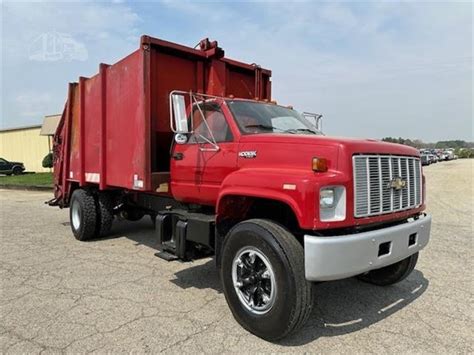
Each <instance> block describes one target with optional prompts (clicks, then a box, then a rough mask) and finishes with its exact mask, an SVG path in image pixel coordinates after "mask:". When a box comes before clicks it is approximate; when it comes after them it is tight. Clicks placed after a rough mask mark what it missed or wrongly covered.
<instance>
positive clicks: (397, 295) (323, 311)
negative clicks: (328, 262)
mask: <svg viewBox="0 0 474 355" xmlns="http://www.w3.org/2000/svg"><path fill="white" fill-rule="evenodd" d="M175 276H176V279H174V280H171V281H170V282H173V283H174V284H176V285H178V286H179V287H182V288H184V289H186V288H189V287H195V288H199V289H205V288H212V289H214V290H216V291H218V292H219V293H222V287H221V284H220V281H219V277H218V274H217V270H216V268H215V265H214V260H209V261H208V262H206V263H205V264H202V265H197V266H191V265H190V267H189V268H187V269H185V270H181V271H179V272H177V273H175ZM428 285H429V282H428V280H427V279H426V278H425V277H424V276H423V273H422V272H421V271H418V270H415V271H413V273H412V274H411V275H410V276H409V277H408V278H407V279H405V280H404V281H402V282H400V283H399V284H396V285H393V286H388V287H379V286H374V285H370V284H367V283H364V282H361V281H358V280H357V279H355V278H350V279H345V280H339V281H331V282H323V283H319V284H315V285H314V303H313V311H312V314H311V315H310V317H309V319H308V321H307V323H306V325H305V326H304V327H303V328H302V329H301V330H300V331H298V332H297V333H295V334H294V335H292V336H290V337H288V338H285V339H283V340H281V341H279V342H278V344H279V345H282V346H298V345H304V344H307V343H310V342H312V341H314V340H317V339H318V338H320V337H330V336H338V335H344V334H348V333H353V332H357V331H358V330H361V329H364V328H367V327H369V326H371V325H373V324H375V323H377V322H379V321H381V320H383V319H385V318H387V317H390V316H391V315H392V314H394V313H396V312H398V311H400V310H401V309H403V308H405V307H407V306H408V305H409V304H410V303H412V302H413V301H415V300H416V299H417V298H418V297H420V296H421V295H422V294H423V293H424V292H425V291H426V290H427V288H428Z"/></svg>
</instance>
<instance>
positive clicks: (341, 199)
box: [319, 186, 346, 222]
mask: <svg viewBox="0 0 474 355" xmlns="http://www.w3.org/2000/svg"><path fill="white" fill-rule="evenodd" d="M319 218H320V220H321V221H322V222H330V221H343V220H345V219H346V188H345V187H344V186H325V187H323V188H321V190H319Z"/></svg>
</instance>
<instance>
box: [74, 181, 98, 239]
mask: <svg viewBox="0 0 474 355" xmlns="http://www.w3.org/2000/svg"><path fill="white" fill-rule="evenodd" d="M69 220H70V222H71V229H72V233H73V234H74V237H76V239H77V240H80V241H86V240H89V239H92V238H94V237H95V236H96V225H97V224H96V223H97V207H96V202H95V199H94V196H93V195H92V193H91V192H90V191H87V190H83V189H77V190H75V191H74V193H73V194H72V197H71V203H70V208H69Z"/></svg>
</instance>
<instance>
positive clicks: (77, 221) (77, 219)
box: [71, 201, 81, 230]
mask: <svg viewBox="0 0 474 355" xmlns="http://www.w3.org/2000/svg"><path fill="white" fill-rule="evenodd" d="M71 222H72V226H73V227H74V229H75V230H78V229H79V227H80V226H81V208H80V206H79V202H77V201H74V202H73V203H72V206H71Z"/></svg>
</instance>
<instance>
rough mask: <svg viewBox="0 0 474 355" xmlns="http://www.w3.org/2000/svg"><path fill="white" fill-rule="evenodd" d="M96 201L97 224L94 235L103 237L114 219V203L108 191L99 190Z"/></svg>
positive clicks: (107, 232)
mask: <svg viewBox="0 0 474 355" xmlns="http://www.w3.org/2000/svg"><path fill="white" fill-rule="evenodd" d="M96 201H97V212H98V214H97V225H96V235H97V236H99V237H105V236H106V235H107V234H109V232H110V229H111V228H112V222H113V220H114V210H113V208H114V203H113V198H112V196H111V195H110V194H109V193H106V192H99V193H98V194H97V196H96Z"/></svg>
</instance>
